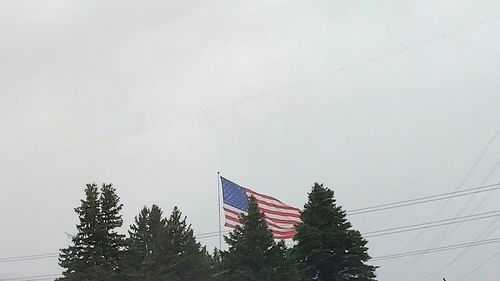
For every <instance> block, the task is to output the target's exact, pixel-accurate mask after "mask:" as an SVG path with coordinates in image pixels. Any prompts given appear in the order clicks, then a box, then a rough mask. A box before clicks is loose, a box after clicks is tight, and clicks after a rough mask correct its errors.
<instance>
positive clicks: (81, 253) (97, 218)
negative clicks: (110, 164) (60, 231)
mask: <svg viewBox="0 0 500 281" xmlns="http://www.w3.org/2000/svg"><path fill="white" fill-rule="evenodd" d="M120 210H121V204H120V203H119V197H118V196H117V195H116V193H115V189H114V188H112V187H111V185H105V184H103V187H102V189H101V192H99V190H98V187H97V185H96V184H87V185H86V188H85V199H82V200H80V207H77V208H75V212H76V213H77V214H78V218H79V223H78V224H77V226H76V227H77V233H76V235H74V236H73V237H72V239H71V240H72V245H70V246H68V247H67V248H64V249H61V252H60V255H59V265H60V266H61V267H63V268H64V269H65V270H64V272H63V277H61V278H59V279H58V280H71V281H73V280H75V281H76V280H78V281H79V280H88V281H92V280H116V278H117V275H116V272H117V270H118V268H117V266H118V260H119V259H120V251H121V247H122V245H123V242H122V241H121V236H120V235H118V234H117V233H116V231H115V229H116V228H118V227H120V226H121V216H120V214H119V212H120Z"/></svg>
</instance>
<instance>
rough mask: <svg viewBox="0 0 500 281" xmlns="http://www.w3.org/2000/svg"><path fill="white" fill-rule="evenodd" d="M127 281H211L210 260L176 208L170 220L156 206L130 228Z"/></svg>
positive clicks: (146, 210)
mask: <svg viewBox="0 0 500 281" xmlns="http://www.w3.org/2000/svg"><path fill="white" fill-rule="evenodd" d="M129 236H130V237H129V239H127V245H128V246H127V252H126V255H125V259H124V262H123V266H122V268H123V279H124V280H179V281H181V280H182V281H184V280H185V281H188V280H200V281H203V280H210V279H209V278H210V257H209V255H208V253H207V252H206V249H205V247H202V246H201V244H200V243H199V242H197V241H196V239H195V237H194V234H193V230H192V228H191V225H188V224H187V222H186V218H185V217H183V216H182V213H181V211H180V210H179V209H178V208H177V207H175V208H174V210H173V211H172V214H171V215H170V217H169V218H168V219H165V218H163V217H162V211H161V209H160V208H159V207H158V206H156V205H153V206H152V207H151V209H149V208H147V207H144V208H143V209H142V210H141V212H140V213H139V215H138V216H136V217H135V223H134V224H133V225H131V226H130V230H129Z"/></svg>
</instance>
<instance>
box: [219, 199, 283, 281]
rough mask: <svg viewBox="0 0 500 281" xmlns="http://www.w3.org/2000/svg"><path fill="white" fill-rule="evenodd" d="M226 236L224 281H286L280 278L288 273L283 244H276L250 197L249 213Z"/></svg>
mask: <svg viewBox="0 0 500 281" xmlns="http://www.w3.org/2000/svg"><path fill="white" fill-rule="evenodd" d="M240 222H241V224H242V226H237V227H236V228H235V229H234V231H232V232H231V233H230V234H229V236H228V237H224V238H225V240H226V243H227V244H228V245H229V250H228V251H227V252H224V253H223V264H224V268H226V269H227V270H228V271H229V272H228V273H227V274H225V275H224V276H225V278H224V279H225V280H241V281H285V280H286V281H289V280H287V279H286V277H285V276H283V275H284V274H283V271H284V270H287V268H288V265H286V253H285V252H284V248H286V247H285V246H284V243H280V244H276V242H275V241H274V238H273V235H272V233H271V231H270V230H269V229H268V228H267V225H266V223H265V221H264V215H263V214H262V213H261V212H260V211H259V209H258V206H257V201H256V199H255V198H254V197H251V199H250V201H249V205H248V214H247V215H242V216H241V219H240Z"/></svg>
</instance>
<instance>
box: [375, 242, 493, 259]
mask: <svg viewBox="0 0 500 281" xmlns="http://www.w3.org/2000/svg"><path fill="white" fill-rule="evenodd" d="M493 243H500V237H499V238H494V239H486V240H480V241H474V242H468V243H460V244H453V245H448V246H442V247H436V248H429V249H424V250H417V251H411V252H405V253H397V254H391V255H385V256H379V257H375V258H372V259H371V261H383V260H390V259H397V258H404V257H410V256H416V255H423V254H431V253H437V252H444V251H450V250H456V249H463V248H470V247H476V246H482V245H487V244H493Z"/></svg>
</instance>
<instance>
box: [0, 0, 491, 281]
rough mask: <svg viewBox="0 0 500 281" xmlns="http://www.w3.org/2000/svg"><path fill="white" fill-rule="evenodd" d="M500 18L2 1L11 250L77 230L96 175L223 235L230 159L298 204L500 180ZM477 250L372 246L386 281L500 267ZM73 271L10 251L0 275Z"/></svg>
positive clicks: (1, 170)
mask: <svg viewBox="0 0 500 281" xmlns="http://www.w3.org/2000/svg"><path fill="white" fill-rule="evenodd" d="M499 19H500V3H499V2H498V1H491V0H488V1H486V0H479V1H471V0H458V1H449V0H444V1H430V0H423V1H413V0H411V1H394V0H382V1H376V2H374V1H349V2H346V1H314V2H297V1H296V2H293V1H292V2H290V1H251V2H247V3H241V2H238V3H236V2H231V1H210V2H206V3H201V2H193V1H161V2H160V1H148V2H145V3H137V2H132V1H105V2H103V1H85V2H69V1H63V0H55V1H45V2H44V1H42V2H40V1H24V0H20V1H3V2H1V3H0V36H1V37H2V44H0V73H1V75H0V110H1V112H2V118H0V126H1V128H2V130H3V134H2V137H1V138H0V154H1V155H2V157H1V159H0V179H1V182H2V183H1V184H0V190H1V192H0V195H1V196H0V222H1V223H2V239H1V240H0V249H2V253H1V256H2V257H21V256H27V255H30V254H31V255H34V254H37V253H55V252H57V250H58V249H60V248H62V247H65V246H66V245H67V244H68V243H69V238H68V235H67V233H69V234H72V233H74V232H75V223H76V222H77V217H76V215H75V214H74V212H73V208H74V207H76V206H77V205H78V204H79V199H80V198H81V197H82V196H83V188H84V186H85V184H86V183H92V182H96V183H97V184H101V183H102V182H106V183H108V182H111V183H113V184H114V186H115V187H116V188H117V191H118V194H119V195H120V197H121V200H122V202H123V203H124V209H123V217H124V220H125V223H124V227H123V232H124V233H125V232H126V230H127V228H128V225H129V224H131V223H132V220H133V217H134V216H135V215H137V214H138V212H139V211H140V209H141V208H142V207H143V206H144V205H151V204H153V203H154V204H157V205H159V206H160V207H161V208H162V209H163V211H164V213H166V214H168V213H169V212H170V211H171V210H172V208H173V207H174V206H178V207H179V208H180V209H181V211H182V212H183V213H184V214H185V215H187V216H188V221H189V222H190V223H192V225H193V228H194V230H195V233H209V232H213V231H214V230H215V229H217V224H218V208H217V181H216V173H217V171H220V172H221V173H222V174H224V175H227V176H228V177H229V178H231V179H234V180H235V181H236V182H238V183H241V184H242V185H245V186H248V187H250V188H252V190H255V191H257V192H262V193H265V194H270V195H273V196H275V197H276V198H280V200H283V202H287V203H288V204H290V205H293V206H297V207H302V206H303V205H304V203H305V202H306V198H307V192H308V191H309V189H310V187H311V186H312V184H313V183H314V182H315V181H318V182H322V183H324V184H325V185H326V186H329V187H331V188H332V189H333V190H334V191H335V196H336V198H337V200H338V203H339V204H340V205H342V206H343V208H344V209H345V210H359V209H361V208H365V207H367V206H376V205H378V204H381V203H384V202H402V201H405V200H408V199H411V198H423V197H426V196H431V195H435V194H448V193H450V192H454V191H457V190H458V189H457V187H460V188H461V189H466V188H467V187H478V186H483V185H489V184H494V183H497V182H499V181H500V171H499V170H500V168H498V167H497V166H498V165H497V163H498V159H499V157H500V139H499V138H495V139H492V138H491V136H492V135H494V134H495V132H497V129H498V128H499V126H500V124H499V120H500V116H499V115H500V95H498V89H499V88H500V80H499V79H498V77H500V50H499V48H498V47H497V46H498V45H499V43H500V20H499ZM490 140H492V141H491V144H490ZM487 143H488V149H487V150H484V146H485V144H487ZM478 155H480V156H481V157H479V158H478ZM471 167H473V168H471ZM485 179H487V180H485ZM460 188H459V189H460ZM472 192H473V191H472ZM499 194H500V193H499V192H481V193H475V195H474V196H470V195H467V196H460V197H454V198H448V199H449V200H448V199H445V200H436V201H434V202H428V203H426V204H413V205H408V206H405V207H404V208H394V209H387V210H383V211H378V212H369V213H365V214H360V215H356V216H355V215H352V216H349V219H350V220H351V221H352V223H353V226H354V228H356V229H358V230H360V231H361V232H362V233H366V232H369V231H374V230H384V229H391V228H395V227H400V226H414V228H418V227H426V226H428V225H420V226H416V225H418V224H422V223H424V222H441V223H447V222H444V221H443V220H446V219H450V218H457V219H456V220H455V221H454V222H456V221H461V220H467V219H471V218H474V216H473V215H475V214H484V213H486V212H490V211H492V210H497V209H498V206H497V205H498V204H497V203H496V202H498V200H500V197H499V196H500V195H499ZM457 214H460V215H457ZM458 218H461V219H458ZM449 222H451V221H449ZM499 225H500V222H499V221H498V220H496V217H490V218H483V219H477V220H471V221H463V222H460V223H454V224H452V225H450V226H449V228H446V229H445V228H443V227H446V226H439V227H429V228H425V229H420V230H422V232H421V234H418V233H419V231H405V232H403V231H402V232H400V233H393V234H391V235H384V236H380V237H371V238H368V240H369V244H368V246H369V248H370V250H369V254H370V255H371V256H372V257H384V256H388V255H392V254H396V253H414V252H416V251H420V250H422V249H431V248H439V247H446V246H449V245H464V243H471V242H473V241H476V240H477V241H492V240H491V239H495V238H498V237H500V227H498V226H499ZM443 229H445V230H444V231H443ZM424 230H425V231H424ZM450 230H453V231H450ZM394 231H396V230H394ZM203 237H205V238H203V239H202V240H200V241H202V243H204V244H206V245H207V246H208V248H212V247H214V246H216V245H217V244H218V238H217V237H216V236H214V237H210V235H208V234H207V235H206V236H203ZM477 237H480V238H479V239H476V238H477ZM434 241H437V242H434ZM432 244H436V245H434V246H430V245H432ZM465 249H467V255H464V256H463V257H462V258H460V259H457V260H456V262H453V263H452V264H450V262H451V261H452V260H454V259H455V257H456V256H457V254H458V253H459V252H460V251H461V250H463V249H458V250H449V251H448V250H447V251H439V252H434V253H432V254H429V255H426V257H425V258H418V259H417V257H418V255H415V256H411V257H404V258H397V259H385V260H378V261H374V263H375V264H376V265H379V266H380V268H379V269H378V271H377V274H378V276H379V277H378V280H380V281H393V280H409V281H412V280H424V279H425V278H427V276H429V274H433V273H439V275H442V276H437V275H436V276H435V277H436V278H438V279H439V280H441V278H442V277H445V278H446V279H447V280H458V279H460V278H463V279H462V280H486V281H489V280H495V281H496V280H498V279H499V277H500V271H499V269H498V267H496V266H495V265H496V264H498V262H500V257H499V255H498V254H497V253H498V251H500V245H499V244H495V243H491V244H489V245H488V246H486V245H485V246H480V247H479V246H478V247H470V248H465ZM464 252H465V250H464ZM413 261H414V262H413ZM448 264H450V265H449V266H448ZM59 272H61V269H60V268H59V267H58V265H57V264H56V262H55V261H54V259H53V258H52V259H50V258H47V259H28V260H24V261H18V262H14V263H10V262H5V263H0V280H4V279H5V280H23V278H24V279H26V278H25V276H32V277H33V278H37V276H42V277H43V278H46V279H51V278H53V276H54V274H58V273H59ZM471 272H472V273H471Z"/></svg>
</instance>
